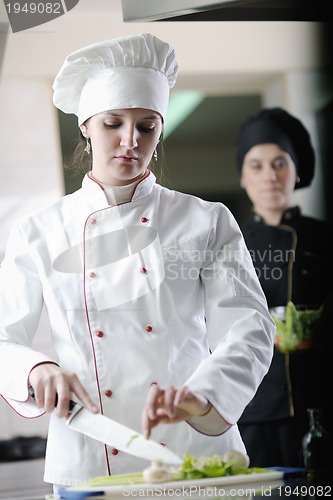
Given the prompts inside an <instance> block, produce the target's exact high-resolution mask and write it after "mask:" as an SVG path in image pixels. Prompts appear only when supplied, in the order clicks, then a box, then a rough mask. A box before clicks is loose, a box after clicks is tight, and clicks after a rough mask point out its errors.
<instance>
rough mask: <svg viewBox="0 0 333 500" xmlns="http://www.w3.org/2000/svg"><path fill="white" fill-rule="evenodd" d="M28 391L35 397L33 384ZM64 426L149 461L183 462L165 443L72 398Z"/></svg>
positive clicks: (179, 463)
mask: <svg viewBox="0 0 333 500" xmlns="http://www.w3.org/2000/svg"><path fill="white" fill-rule="evenodd" d="M29 392H30V396H31V397H32V398H33V399H35V394H34V390H33V388H32V387H30V388H29ZM66 425H67V426H68V427H69V428H70V429H72V430H74V431H77V432H81V433H82V434H85V435H86V436H88V437H90V438H92V439H96V440H97V441H100V442H101V443H103V444H106V445H108V446H112V447H113V448H116V449H117V450H120V451H123V452H125V453H129V454H130V455H134V456H136V457H139V458H143V459H146V460H149V461H153V460H158V459H160V460H163V462H164V463H166V464H172V465H181V464H182V463H183V460H182V459H181V458H180V457H179V456H178V455H177V454H176V453H174V452H173V451H172V450H170V449H169V448H167V447H166V446H164V445H162V444H160V443H157V442H156V441H154V440H152V439H146V438H145V437H144V436H143V434H140V433H139V432H137V431H135V430H133V429H131V428H129V427H126V426H125V425H123V424H121V423H119V422H116V421H115V420H113V419H112V418H109V417H106V416H105V415H102V414H101V413H92V412H91V411H89V410H87V408H85V407H84V406H82V405H81V404H79V403H76V402H75V401H72V400H71V401H70V403H69V416H68V417H67V419H66Z"/></svg>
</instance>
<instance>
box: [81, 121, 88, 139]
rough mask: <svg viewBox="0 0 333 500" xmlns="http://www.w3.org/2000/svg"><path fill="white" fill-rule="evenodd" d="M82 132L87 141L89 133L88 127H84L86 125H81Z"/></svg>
mask: <svg viewBox="0 0 333 500" xmlns="http://www.w3.org/2000/svg"><path fill="white" fill-rule="evenodd" d="M80 130H81V133H82V135H83V137H85V138H86V139H87V132H88V130H87V126H86V125H84V124H83V125H80Z"/></svg>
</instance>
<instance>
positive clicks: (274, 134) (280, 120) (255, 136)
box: [236, 108, 315, 189]
mask: <svg viewBox="0 0 333 500" xmlns="http://www.w3.org/2000/svg"><path fill="white" fill-rule="evenodd" d="M267 143H273V144H278V145H279V146H280V147H281V149H283V150H284V151H286V152H287V153H289V154H290V156H291V158H292V159H293V161H294V163H295V166H296V170H297V175H298V177H299V178H300V181H299V182H298V183H297V184H296V186H295V189H296V188H303V187H307V186H309V185H310V184H311V181H312V179H313V175H314V167H315V153H314V149H313V147H312V144H311V138H310V135H309V133H308V131H307V130H306V128H305V127H304V125H303V124H302V123H301V122H300V121H299V120H298V119H297V118H295V117H294V116H292V115H290V114H289V113H287V111H285V110H284V109H282V108H264V109H262V110H261V111H260V112H259V113H258V114H257V115H254V116H250V117H249V118H248V119H247V120H246V121H245V122H244V123H243V124H242V125H241V127H240V130H239V134H238V137H237V139H236V150H237V153H236V154H237V166H238V168H239V171H240V172H241V171H242V166H243V160H244V156H245V155H246V153H247V152H248V151H249V150H250V149H251V148H252V147H253V146H256V145H257V144H267Z"/></svg>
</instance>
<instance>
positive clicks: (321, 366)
mask: <svg viewBox="0 0 333 500" xmlns="http://www.w3.org/2000/svg"><path fill="white" fill-rule="evenodd" d="M236 149H237V165H238V168H239V172H240V182H241V187H242V188H244V189H245V190H246V193H247V195H248V197H249V199H250V200H251V203H252V211H251V214H250V216H249V220H248V221H247V222H246V223H244V224H242V223H241V229H242V231H243V234H244V237H245V240H246V243H247V246H248V248H249V250H250V253H251V256H252V259H253V261H254V264H255V268H256V270H257V273H258V276H259V278H260V282H261V285H262V287H263V290H264V292H265V294H266V297H267V301H268V305H269V307H270V308H274V307H276V306H286V305H287V303H288V301H292V302H293V303H294V305H295V306H306V307H307V308H311V309H315V308H319V307H320V306H321V305H322V304H324V311H323V315H322V317H321V319H320V321H319V323H317V325H316V328H314V330H313V335H312V338H311V340H310V342H306V343H301V344H300V345H299V346H297V348H296V349H295V350H293V351H292V352H281V351H280V349H279V348H278V345H277V344H276V346H275V349H274V356H273V361H272V364H271V367H270V369H269V372H268V373H267V375H266V376H265V378H264V379H263V382H262V383H261V385H260V387H259V389H258V391H257V393H256V395H255V397H254V398H253V400H252V401H251V403H250V404H249V405H248V406H247V408H246V409H245V411H244V413H243V415H242V416H241V418H240V421H239V428H240V431H241V434H242V437H243V440H244V442H245V445H246V447H247V451H248V454H249V456H250V460H251V466H258V467H261V466H263V467H264V466H274V465H275V466H276V465H278V466H290V467H298V466H302V454H301V441H302V437H303V435H304V434H305V433H306V431H307V430H308V414H307V408H310V407H321V408H323V411H324V416H325V418H326V424H327V427H329V423H328V418H327V414H328V410H327V405H328V402H329V399H331V398H330V396H329V393H330V392H331V391H332V384H331V382H332V367H331V364H332V362H333V349H332V338H333V321H332V310H333V300H332V297H331V296H330V294H331V287H332V283H333V267H332V249H331V246H330V243H329V242H330V241H331V237H332V233H333V229H332V225H331V224H330V223H329V222H328V221H323V220H319V219H315V218H313V217H308V216H306V215H303V214H302V211H301V208H300V207H299V206H298V205H297V204H295V202H294V199H293V198H294V191H295V189H300V188H306V187H308V186H309V185H310V184H311V181H312V178H313V176H314V168H315V153H314V149H313V146H312V144H311V138H310V135H309V133H308V131H307V130H306V128H305V127H304V125H303V124H302V123H301V122H300V121H299V120H298V119H297V118H296V117H294V116H292V115H290V114H289V113H288V112H287V111H285V110H284V109H281V108H267V109H263V110H261V111H260V112H259V113H258V114H257V115H255V116H251V117H249V118H248V119H247V120H246V121H245V122H244V123H243V124H242V126H241V127H240V130H239V134H238V137H237V141H236ZM330 426H331V429H329V430H330V431H331V432H332V425H330Z"/></svg>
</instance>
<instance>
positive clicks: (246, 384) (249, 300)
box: [185, 204, 275, 434]
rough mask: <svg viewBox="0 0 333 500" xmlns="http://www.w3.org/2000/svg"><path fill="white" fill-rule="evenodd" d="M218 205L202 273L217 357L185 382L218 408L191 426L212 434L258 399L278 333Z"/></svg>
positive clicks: (240, 243)
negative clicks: (257, 395) (260, 385)
mask: <svg viewBox="0 0 333 500" xmlns="http://www.w3.org/2000/svg"><path fill="white" fill-rule="evenodd" d="M217 205H218V207H219V213H218V215H217V219H216V225H215V226H214V227H213V228H212V230H211V234H210V240H209V242H208V245H207V254H206V258H205V262H204V265H203V267H202V269H201V274H200V276H201V280H202V283H203V287H204V290H205V309H206V327H207V334H208V339H209V344H210V349H211V351H212V354H211V356H210V357H208V358H206V359H205V360H203V361H202V362H201V363H200V365H199V366H198V368H197V369H196V371H195V372H194V373H193V375H192V376H191V377H190V378H189V379H188V380H187V382H186V383H185V385H187V386H188V387H189V388H191V389H192V390H194V391H197V392H199V393H201V394H203V395H204V396H205V397H206V398H207V399H208V401H210V403H211V404H212V405H213V407H214V409H215V412H213V413H212V414H207V415H206V416H203V417H199V420H198V418H196V419H195V421H193V420H191V422H189V423H191V425H193V426H194V427H195V428H197V430H199V431H201V432H204V433H208V428H207V426H208V427H209V426H211V433H212V434H216V433H222V432H224V431H225V430H226V428H227V427H228V426H229V427H230V426H231V425H233V424H235V423H237V421H238V419H239V417H240V416H241V414H242V413H243V411H244V409H245V407H246V406H247V405H248V403H249V402H250V401H251V399H252V398H253V396H254V395H255V393H256V391H257V388H258V386H259V384H260V382H261V381H262V379H263V377H264V375H265V374H266V373H267V371H268V369H269V366H270V363H271V360H272V356H273V346H274V334H275V323H274V321H273V319H272V317H271V315H270V313H269V311H268V307H267V302H266V298H265V295H264V293H263V291H262V288H261V285H260V282H259V280H258V277H257V275H256V272H255V269H254V266H253V263H252V259H251V256H250V253H249V251H248V249H247V247H246V245H245V242H244V239H243V236H242V233H241V231H240V229H239V226H238V224H237V223H236V221H235V219H234V217H233V216H232V214H231V213H230V211H229V210H228V209H227V208H226V207H225V206H224V205H222V204H217ZM218 420H219V421H220V424H219V423H218ZM198 422H201V424H200V423H198ZM219 426H220V427H219ZM218 429H219V431H218Z"/></svg>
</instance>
